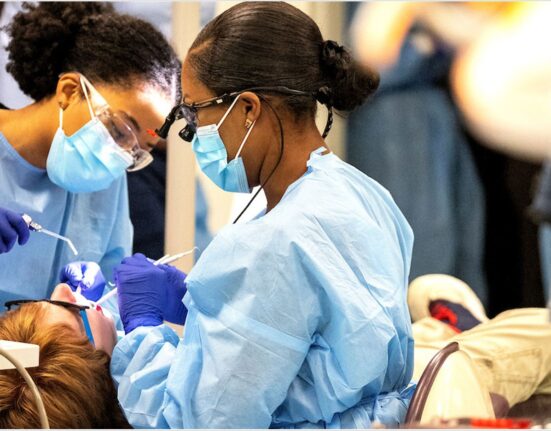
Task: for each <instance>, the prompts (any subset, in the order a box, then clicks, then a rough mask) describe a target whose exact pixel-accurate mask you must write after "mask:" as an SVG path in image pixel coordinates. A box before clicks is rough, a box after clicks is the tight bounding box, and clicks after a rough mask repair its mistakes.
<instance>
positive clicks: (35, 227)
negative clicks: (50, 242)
mask: <svg viewBox="0 0 551 431" xmlns="http://www.w3.org/2000/svg"><path fill="white" fill-rule="evenodd" d="M21 217H22V218H23V220H24V221H25V223H27V226H29V229H30V230H32V231H34V232H40V233H43V234H45V235H48V236H51V237H54V238H57V239H60V240H61V241H65V242H66V243H67V245H68V246H69V248H70V249H71V251H72V252H73V254H74V255H75V256H78V251H77V249H76V247H75V245H74V244H73V241H71V240H70V239H69V238H67V237H66V236H63V235H59V234H57V233H55V232H52V231H50V230H48V229H44V228H43V227H42V225H40V224H38V223H36V222H35V221H33V219H32V218H31V216H30V215H28V214H21Z"/></svg>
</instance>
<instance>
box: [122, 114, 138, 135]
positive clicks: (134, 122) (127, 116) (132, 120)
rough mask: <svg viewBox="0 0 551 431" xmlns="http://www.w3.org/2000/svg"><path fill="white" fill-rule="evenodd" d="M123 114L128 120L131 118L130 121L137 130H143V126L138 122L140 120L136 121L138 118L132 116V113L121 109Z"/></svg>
mask: <svg viewBox="0 0 551 431" xmlns="http://www.w3.org/2000/svg"><path fill="white" fill-rule="evenodd" d="M121 114H123V115H124V116H125V117H126V118H127V119H128V120H130V122H131V123H132V125H133V126H134V127H135V128H136V130H137V131H138V132H141V131H142V128H141V127H140V125H139V124H138V122H137V121H136V119H135V118H134V117H133V116H132V115H129V114H127V113H126V112H124V111H121Z"/></svg>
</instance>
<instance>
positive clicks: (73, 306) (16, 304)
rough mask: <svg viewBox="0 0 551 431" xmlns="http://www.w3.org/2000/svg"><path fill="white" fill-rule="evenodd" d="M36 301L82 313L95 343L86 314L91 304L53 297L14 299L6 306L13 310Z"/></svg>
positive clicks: (5, 304) (89, 338)
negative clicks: (57, 299)
mask: <svg viewBox="0 0 551 431" xmlns="http://www.w3.org/2000/svg"><path fill="white" fill-rule="evenodd" d="M35 302H47V303H48V304H53V305H57V306H59V307H63V308H65V309H67V310H69V311H71V312H73V313H78V314H80V316H81V317H82V323H83V324H84V331H85V332H86V336H87V337H88V340H90V343H92V345H95V344H94V336H93V334H92V329H91V328H90V322H89V320H88V316H87V315H86V310H89V309H92V306H91V305H82V304H74V303H72V302H65V301H56V300H53V299H16V300H14V301H8V302H6V303H4V307H6V308H7V310H8V311H11V310H12V309H15V308H17V307H19V306H21V305H24V304H32V303H35Z"/></svg>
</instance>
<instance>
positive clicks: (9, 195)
mask: <svg viewBox="0 0 551 431" xmlns="http://www.w3.org/2000/svg"><path fill="white" fill-rule="evenodd" d="M0 207H4V208H8V209H10V210H12V211H16V212H21V213H27V214H29V215H30V216H31V217H32V218H33V219H34V220H35V221H36V222H37V223H39V224H41V225H42V226H43V227H44V228H45V229H48V230H51V231H53V232H56V233H59V234H61V235H64V236H67V237H69V238H70V239H71V240H72V241H73V243H74V244H75V247H76V248H77V250H78V252H79V254H78V256H75V255H73V253H72V252H71V250H70V249H69V248H68V247H67V244H66V243H65V242H63V241H58V240H56V239H54V238H52V237H49V236H46V235H44V234H41V233H37V232H31V236H30V239H29V242H28V243H27V244H25V245H23V246H19V245H17V244H16V245H15V246H14V248H13V249H12V250H11V251H10V252H8V253H4V254H0V306H1V305H3V304H4V302H5V301H9V300H12V299H24V298H29V299H38V298H47V297H49V296H50V293H51V292H52V290H53V288H54V287H55V286H56V285H57V283H58V282H59V273H60V270H61V268H62V267H63V266H65V265H66V264H67V263H69V262H73V261H80V260H83V261H93V262H98V263H99V265H100V266H101V268H102V270H103V272H104V274H105V276H106V278H108V279H111V278H110V277H111V274H112V271H113V268H114V266H115V265H117V264H118V263H120V261H121V260H122V258H123V257H124V256H128V255H129V254H130V253H131V250H132V249H131V247H132V224H131V223H130V218H129V215H128V192H127V185H126V176H123V177H122V178H121V179H119V180H116V181H115V182H114V183H113V184H112V185H111V186H110V187H109V188H108V189H107V190H103V191H100V192H95V193H79V194H75V193H70V192H67V191H66V190H64V189H62V188H60V187H58V186H57V185H55V184H54V183H52V182H51V181H50V179H49V178H48V175H47V173H46V170H45V169H39V168H37V167H35V166H33V165H31V164H30V163H28V162H27V161H26V160H25V159H23V158H22V157H21V156H20V155H19V153H17V151H15V149H14V148H13V147H12V146H11V145H10V144H9V142H7V140H6V138H5V137H4V136H3V135H2V134H1V133H0ZM0 312H1V310H0Z"/></svg>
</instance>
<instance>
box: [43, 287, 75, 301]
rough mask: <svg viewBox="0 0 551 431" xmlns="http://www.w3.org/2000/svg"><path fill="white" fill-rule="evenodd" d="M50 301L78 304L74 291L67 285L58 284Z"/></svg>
mask: <svg viewBox="0 0 551 431" xmlns="http://www.w3.org/2000/svg"><path fill="white" fill-rule="evenodd" d="M50 299H52V300H55V301H65V302H72V303H76V302H77V300H76V298H75V295H74V293H73V291H72V290H71V288H70V287H69V286H68V285H67V284H65V283H61V284H58V285H57V286H56V287H55V289H54V291H53V292H52V295H51V296H50Z"/></svg>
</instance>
